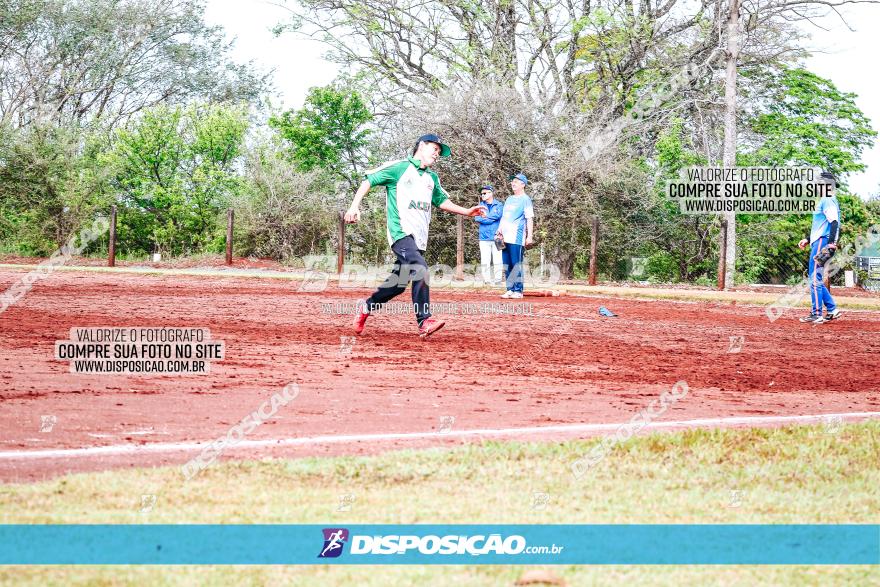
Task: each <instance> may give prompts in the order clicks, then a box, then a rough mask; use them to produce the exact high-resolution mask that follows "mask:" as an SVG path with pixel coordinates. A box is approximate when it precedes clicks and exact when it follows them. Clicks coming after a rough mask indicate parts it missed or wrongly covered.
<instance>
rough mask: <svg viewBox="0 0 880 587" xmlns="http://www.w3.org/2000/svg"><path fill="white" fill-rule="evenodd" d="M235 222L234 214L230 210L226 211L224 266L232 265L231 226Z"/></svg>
mask: <svg viewBox="0 0 880 587" xmlns="http://www.w3.org/2000/svg"><path fill="white" fill-rule="evenodd" d="M234 222H235V212H234V211H233V210H232V208H230V209H229V210H227V211H226V264H227V265H232V225H233V223H234Z"/></svg>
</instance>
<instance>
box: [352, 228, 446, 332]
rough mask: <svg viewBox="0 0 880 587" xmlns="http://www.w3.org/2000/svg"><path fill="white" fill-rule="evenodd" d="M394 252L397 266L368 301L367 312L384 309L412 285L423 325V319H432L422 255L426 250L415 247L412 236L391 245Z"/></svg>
mask: <svg viewBox="0 0 880 587" xmlns="http://www.w3.org/2000/svg"><path fill="white" fill-rule="evenodd" d="M391 250H392V251H394V255H395V256H396V257H397V262H396V263H394V269H392V270H391V275H389V276H388V279H386V280H385V282H384V283H383V284H382V285H380V286H379V289H377V290H376V291H375V292H374V293H373V295H371V296H370V297H369V298H367V311H369V312H372V311H373V310H374V309H376V308H381V307H382V304H384V303H385V302H387V301H389V300H391V299H392V298H394V297H396V296H399V295H400V294H402V293H403V291H404V290H405V289H406V285H407V284H408V283H409V282H412V301H413V307H414V309H415V312H416V321H417V322H418V323H419V324H421V323H422V321H423V320H425V319H426V318H430V317H431V312H430V311H429V308H430V305H431V299H430V294H429V290H428V263H426V262H425V258H424V257H423V256H422V254H423V253H424V251H420V250H419V249H418V248H417V247H416V241H415V240H414V239H413V237H411V236H405V237H403V238H402V239H399V240H397V241H395V242H394V244H393V245H391Z"/></svg>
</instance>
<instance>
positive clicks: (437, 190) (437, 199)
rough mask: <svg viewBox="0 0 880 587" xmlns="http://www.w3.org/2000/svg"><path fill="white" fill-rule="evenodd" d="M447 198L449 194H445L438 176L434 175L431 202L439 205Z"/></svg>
mask: <svg viewBox="0 0 880 587" xmlns="http://www.w3.org/2000/svg"><path fill="white" fill-rule="evenodd" d="M448 199H449V194H447V193H446V190H444V189H443V186H441V185H440V178H439V177H437V176H436V175H434V193H433V194H432V195H431V203H432V204H434V205H435V206H439V205H440V204H442V203H443V202H445V201H446V200H448Z"/></svg>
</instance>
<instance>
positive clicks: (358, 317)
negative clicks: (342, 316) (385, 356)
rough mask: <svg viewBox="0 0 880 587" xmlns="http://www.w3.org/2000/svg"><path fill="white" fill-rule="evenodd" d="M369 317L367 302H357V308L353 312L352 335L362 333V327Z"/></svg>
mask: <svg viewBox="0 0 880 587" xmlns="http://www.w3.org/2000/svg"><path fill="white" fill-rule="evenodd" d="M369 317H370V313H369V312H367V302H366V300H365V301H363V302H358V305H357V308H356V309H355V312H354V333H355V334H360V333H361V332H363V331H364V326H365V325H366V324H367V318H369Z"/></svg>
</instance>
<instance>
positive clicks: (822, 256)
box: [813, 247, 835, 267]
mask: <svg viewBox="0 0 880 587" xmlns="http://www.w3.org/2000/svg"><path fill="white" fill-rule="evenodd" d="M834 252H835V249H832V248H831V247H822V248H821V249H820V250H819V252H818V253H817V254H816V256H815V257H813V260H815V261H816V265H818V266H819V267H822V266H823V265H825V263H827V262H828V261H829V260H830V259H831V257H833V256H834Z"/></svg>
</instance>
